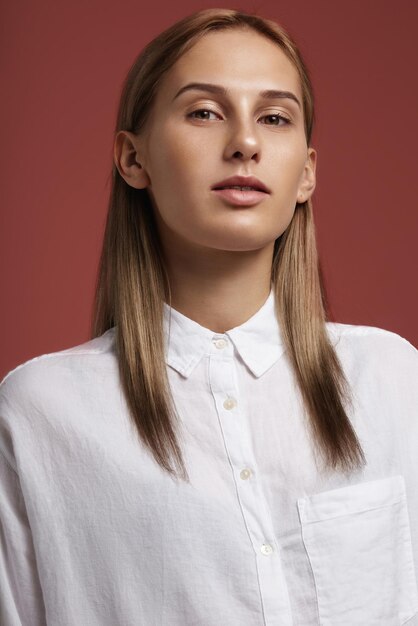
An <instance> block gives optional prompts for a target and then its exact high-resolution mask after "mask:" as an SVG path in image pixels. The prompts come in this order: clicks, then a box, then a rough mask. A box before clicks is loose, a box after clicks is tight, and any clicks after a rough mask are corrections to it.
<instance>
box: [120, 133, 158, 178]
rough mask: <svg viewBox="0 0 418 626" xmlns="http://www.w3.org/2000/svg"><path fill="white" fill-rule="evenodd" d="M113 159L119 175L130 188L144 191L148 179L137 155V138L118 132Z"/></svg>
mask: <svg viewBox="0 0 418 626" xmlns="http://www.w3.org/2000/svg"><path fill="white" fill-rule="evenodd" d="M113 158H114V162H115V165H116V167H117V169H118V172H119V174H120V175H121V176H122V178H123V179H124V180H125V182H127V183H128V185H130V186H131V187H134V188H135V189H145V187H148V185H149V184H150V179H149V176H148V174H147V173H146V171H145V169H144V167H143V165H142V164H141V162H140V158H139V154H138V137H136V135H134V134H133V133H130V132H128V131H126V130H120V131H119V132H118V133H117V134H116V137H115V142H114V147H113Z"/></svg>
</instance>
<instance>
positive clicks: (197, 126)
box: [125, 30, 316, 252]
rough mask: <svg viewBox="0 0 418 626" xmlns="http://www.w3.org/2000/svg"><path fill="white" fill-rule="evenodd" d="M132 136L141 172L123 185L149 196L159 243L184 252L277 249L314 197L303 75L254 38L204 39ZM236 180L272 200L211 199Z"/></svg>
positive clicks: (221, 35)
mask: <svg viewBox="0 0 418 626" xmlns="http://www.w3.org/2000/svg"><path fill="white" fill-rule="evenodd" d="M192 83H204V84H206V85H209V87H194V88H191V87H190V88H188V86H190V85H191V84H192ZM210 86H212V87H210ZM214 86H216V88H215V87H214ZM266 91H270V92H272V91H276V92H278V91H282V92H284V91H285V92H290V94H291V95H290V96H289V97H282V96H283V94H282V95H281V94H273V93H270V94H267V93H264V94H263V93H262V92H266ZM292 94H293V95H292ZM284 95H286V94H284ZM298 103H299V104H298ZM130 136H131V138H132V139H133V142H134V146H135V148H136V157H135V158H136V161H137V162H139V163H140V164H141V168H142V169H140V168H138V167H137V168H136V169H135V170H132V171H133V172H136V174H135V173H134V174H133V176H132V177H131V178H130V179H129V180H128V179H127V178H125V180H127V182H129V184H133V186H136V187H142V188H143V187H147V189H148V192H149V194H150V197H151V200H152V203H153V205H154V209H155V211H156V220H157V225H158V229H159V232H160V235H161V239H162V243H163V244H164V245H165V246H170V247H171V248H177V249H178V250H179V252H184V250H185V247H187V246H191V247H192V248H193V249H194V250H196V246H197V247H198V248H201V247H202V246H203V247H206V248H212V249H222V250H235V251H236V250H241V251H243V250H255V249H259V248H262V247H265V246H269V245H271V246H273V245H274V240H275V239H276V238H277V237H279V236H280V235H281V234H282V233H283V231H284V230H285V229H286V228H287V226H288V225H289V223H290V221H291V219H292V216H293V213H294V209H295V205H296V202H303V201H305V200H307V198H308V197H309V196H310V195H311V193H312V192H313V190H314V186H315V157H316V154H315V151H314V150H313V149H308V147H307V144H306V137H305V132H304V120H303V110H302V92H301V88H300V84H299V77H298V74H297V70H296V69H295V67H294V66H293V65H292V63H291V62H290V61H289V59H288V58H287V57H286V55H285V54H284V53H283V52H282V50H281V49H280V48H279V47H278V46H277V45H276V44H274V43H273V42H272V41H270V40H268V39H267V38H265V37H263V36H262V35H260V34H258V33H256V32H255V31H252V30H247V31H243V30H225V31H218V32H211V33H207V34H205V35H204V36H203V38H202V39H201V40H200V41H198V42H197V43H196V44H195V45H194V46H193V47H192V48H191V49H190V50H189V51H188V52H187V53H185V54H184V55H183V56H182V57H181V58H180V59H179V60H178V61H177V62H176V63H175V65H174V66H173V67H172V68H171V69H170V70H169V71H168V72H167V74H165V76H164V77H163V80H162V82H161V84H160V86H159V88H158V92H157V96H156V100H155V104H154V107H153V110H152V114H151V117H150V119H149V121H148V123H147V125H146V128H145V129H144V131H143V132H142V133H141V134H140V135H136V136H135V135H130ZM231 176H243V177H249V176H252V177H256V178H257V179H258V180H259V181H261V183H263V184H264V185H265V186H266V187H267V188H268V189H269V191H270V193H260V192H259V193H258V194H257V193H256V194H254V192H246V191H241V192H239V191H235V192H234V191H229V192H224V193H222V192H219V191H215V190H214V189H213V187H214V186H216V184H217V183H219V182H222V181H224V180H225V179H227V178H229V177H231ZM228 194H230V195H229V196H228ZM242 198H243V199H244V200H243V201H244V202H246V205H242V204H240V202H241V199H242ZM237 203H238V204H237Z"/></svg>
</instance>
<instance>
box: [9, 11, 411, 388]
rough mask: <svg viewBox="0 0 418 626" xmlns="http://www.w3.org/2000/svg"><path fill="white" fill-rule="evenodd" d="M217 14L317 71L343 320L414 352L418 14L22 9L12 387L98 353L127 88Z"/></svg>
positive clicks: (16, 26)
mask: <svg viewBox="0 0 418 626" xmlns="http://www.w3.org/2000/svg"><path fill="white" fill-rule="evenodd" d="M210 6H213V7H219V6H229V7H231V8H240V9H244V10H249V11H252V10H255V11H256V12H257V13H259V14H260V15H262V16H265V17H272V18H274V19H276V20H278V21H279V22H281V23H282V24H283V25H284V26H285V27H286V28H287V29H288V30H289V31H290V33H291V34H292V35H293V36H294V37H295V39H296V41H297V42H298V44H299V47H300V48H301V51H302V53H303V55H304V57H305V59H306V61H307V64H308V67H309V68H310V71H311V75H312V79H313V83H314V88H315V94H316V105H317V128H316V131H315V134H314V141H313V145H314V146H315V147H316V148H317V150H318V170H317V174H318V186H317V190H316V191H315V194H314V211H315V216H316V224H317V233H318V241H319V248H320V256H321V260H322V264H323V268H324V271H325V278H326V284H327V289H328V294H329V298H330V302H331V306H332V314H333V319H335V320H336V321H339V322H345V323H350V324H365V325H372V326H379V327H381V328H386V329H388V330H392V331H394V332H397V333H399V334H401V335H402V336H404V337H406V338H407V339H408V340H409V341H411V342H412V343H413V344H414V345H415V346H418V326H417V318H418V292H417V281H416V271H417V256H418V255H417V245H418V243H417V232H418V229H417V226H418V216H417V213H418V211H417V200H416V197H417V191H418V182H417V180H418V172H417V156H416V146H417V135H418V133H417V128H418V115H417V111H418V88H417V80H416V75H417V65H418V64H417V52H416V48H417V42H416V24H417V20H418V3H416V2H414V1H413V0H411V1H410V2H408V1H407V0H400V1H399V0H398V1H397V2H392V1H391V2H389V1H384V0H368V1H365V0H355V1H353V0H352V1H351V2H350V3H347V2H342V1H341V2H335V0H329V1H325V0H315V2H312V0H292V1H291V2H290V1H288V2H277V1H274V2H273V1H267V0H266V1H264V2H257V3H254V2H245V1H243V2H241V3H239V4H235V3H231V4H225V5H223V4H222V3H219V2H214V3H210V2H206V3H200V2H190V1H189V2H187V1H178V2H177V3H175V4H174V3H173V4H168V3H165V2H161V1H160V0H156V1H154V2H153V3H152V8H149V5H148V4H146V5H145V4H144V3H141V2H138V1H135V2H133V1H128V0H120V1H119V2H115V1H114V0H112V1H110V0H108V1H104V0H101V1H100V2H99V1H96V2H89V1H88V0H83V1H81V0H72V2H64V1H61V2H57V1H56V0H55V1H52V0H51V1H49V2H48V1H46V0H42V1H41V0H37V1H36V2H29V1H20V2H9V3H7V6H3V11H2V13H3V15H2V20H1V23H2V25H1V26H0V29H1V32H0V40H1V42H2V44H1V46H2V50H1V52H2V54H1V69H2V73H3V79H2V84H3V85H6V89H3V90H2V92H3V95H2V98H1V99H0V106H1V116H2V120H3V129H2V137H3V139H2V142H1V148H2V168H1V171H2V179H3V180H2V188H3V190H4V196H5V197H4V199H3V202H2V211H1V224H0V227H1V240H0V250H1V259H0V267H1V276H0V279H1V285H2V296H3V304H2V307H1V319H0V323H1V329H2V345H3V348H2V350H1V362H0V376H2V375H4V374H5V373H6V372H7V371H9V370H10V369H11V368H13V367H15V366H16V365H18V364H20V363H22V362H23V361H25V360H27V359H29V358H31V357H33V356H37V355H40V354H44V353H47V352H52V351H55V350H60V349H64V348H67V347H70V346H73V345H76V344H79V343H82V342H84V341H86V340H87V339H88V338H89V334H88V333H89V324H90V318H91V307H92V300H93V290H94V280H95V275H96V270H97V264H98V258H99V251H100V246H101V240H102V235H103V228H104V220H105V214H106V204H107V196H108V190H109V174H110V169H111V164H112V139H113V126H114V122H115V115H116V108H117V103H118V99H119V94H120V88H121V84H122V81H123V78H124V77H125V74H126V72H127V70H128V69H129V67H130V65H131V63H132V61H133V60H134V58H135V56H136V55H137V54H138V52H139V51H140V49H141V48H142V47H143V46H144V45H145V44H146V43H147V42H148V41H149V40H150V39H151V38H153V37H154V36H155V35H156V34H157V33H159V32H160V31H161V30H163V29H164V28H166V27H167V26H169V25H170V24H172V23H173V22H174V21H176V20H177V19H179V18H181V17H183V16H184V15H186V14H188V13H191V12H193V11H195V10H198V9H201V8H207V7H210Z"/></svg>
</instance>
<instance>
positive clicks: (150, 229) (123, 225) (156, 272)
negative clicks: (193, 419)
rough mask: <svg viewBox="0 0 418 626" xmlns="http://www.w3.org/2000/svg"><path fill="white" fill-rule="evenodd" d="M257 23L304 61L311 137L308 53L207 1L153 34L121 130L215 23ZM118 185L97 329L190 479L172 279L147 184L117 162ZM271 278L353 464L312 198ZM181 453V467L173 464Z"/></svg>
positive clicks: (295, 345) (283, 242)
mask: <svg viewBox="0 0 418 626" xmlns="http://www.w3.org/2000/svg"><path fill="white" fill-rule="evenodd" d="M227 28H244V29H248V28H250V29H253V30H254V31H256V32H258V33H261V34H262V35H264V36H266V37H267V38H269V39H270V40H272V41H273V42H275V43H276V44H277V45H278V46H279V47H280V48H281V49H282V51H283V52H284V53H285V54H286V55H287V57H288V58H289V59H290V60H291V61H292V63H293V64H294V66H295V67H296V69H297V71H298V74H299V77H300V82H301V88H302V94H303V112H304V125H305V134H306V140H307V144H308V146H309V145H310V141H311V135H312V128H313V123H314V102H313V91H312V85H311V82H310V78H309V74H308V71H307V68H306V66H305V64H304V61H303V59H302V57H301V54H300V52H299V50H298V48H297V46H296V44H295V43H294V42H293V41H292V39H291V38H290V36H289V34H288V33H286V32H285V30H284V29H283V28H282V27H281V26H280V25H278V24H277V23H276V22H274V21H272V20H267V19H263V18H261V17H258V16H255V15H250V14H247V13H243V12H241V11H235V10H228V9H223V10H220V9H205V10H203V11H198V12H196V13H193V14H192V15H190V16H188V17H186V18H184V19H182V20H180V21H179V22H177V23H175V24H174V25H172V26H171V27H170V28H168V29H167V30H165V31H164V32H162V33H161V34H160V35H158V36H157V37H156V38H155V39H153V40H152V41H151V42H150V43H149V44H148V45H147V46H146V47H145V48H144V50H143V51H142V52H141V54H140V55H139V56H138V57H137V59H136V60H135V62H134V63H133V65H132V67H131V69H130V70H129V72H128V75H127V77H126V79H125V82H124V85H123V89H122V94H121V99H120V105H119V111H118V115H117V122H116V128H115V133H117V132H118V131H119V130H127V131H131V132H134V133H137V132H139V131H140V130H141V129H142V128H143V126H144V125H145V124H146V122H147V119H148V117H149V115H150V112H151V110H152V106H153V101H154V98H155V94H156V92H157V90H158V85H159V82H160V80H161V78H162V76H163V75H164V73H165V72H167V70H169V68H170V67H171V66H172V65H173V64H174V63H175V62H176V60H177V59H178V58H179V57H181V55H182V54H184V53H185V52H186V51H187V50H189V49H190V48H191V47H192V46H193V45H194V44H195V43H196V42H197V41H198V40H199V39H200V38H201V37H203V36H204V35H205V34H206V33H207V32H209V31H212V30H215V29H216V30H221V29H227ZM112 174H113V176H112V186H111V192H110V198H109V206H108V215H107V221H106V227H105V233H104V241H103V248H102V253H101V258H100V264H99V271H98V276H97V285H96V294H95V302H94V313H93V323H92V337H97V336H100V335H101V334H103V333H104V332H105V331H106V330H108V329H109V328H112V327H113V326H115V346H116V353H117V359H118V367H119V375H120V381H121V385H122V388H123V392H124V395H125V398H126V402H127V406H128V409H129V412H130V417H131V420H132V425H133V426H134V431H135V433H136V434H137V436H138V438H139V441H140V442H142V444H144V445H145V446H147V447H148V449H149V450H150V452H151V453H152V455H153V456H154V458H155V460H156V462H157V463H158V464H159V465H160V466H161V467H162V468H163V469H164V470H165V471H167V472H168V473H169V474H170V475H172V476H173V477H178V476H180V477H181V478H182V479H184V480H187V481H188V480H189V477H188V474H187V469H186V467H185V464H184V460H183V455H182V451H181V446H180V445H179V441H178V439H179V437H178V435H179V433H178V428H177V426H178V424H179V423H180V418H179V415H178V413H177V411H176V407H175V402H174V400H173V397H172V393H171V389H170V385H169V381H168V375H167V367H166V363H165V346H164V334H163V302H164V301H167V300H168V301H169V302H171V298H170V284H169V280H168V275H167V272H166V269H165V267H164V263H163V255H162V251H161V248H160V242H159V237H158V231H157V227H156V223H155V219H154V214H153V209H152V205H151V202H150V198H149V196H148V192H147V190H146V189H134V188H133V187H131V186H130V185H128V184H127V183H126V182H125V180H124V179H123V178H122V177H121V175H120V174H119V172H118V170H117V168H116V165H115V164H113V172H112ZM271 279H272V285H273V291H274V297H275V301H276V309H277V312H278V322H279V323H280V327H281V330H282V335H283V340H284V342H285V347H286V351H287V355H288V358H289V361H290V363H291V366H292V368H293V371H294V374H295V379H296V381H297V384H298V387H299V390H300V392H301V395H302V398H303V403H304V406H305V408H306V410H307V413H308V416H309V425H310V431H311V434H312V438H313V443H314V445H315V446H316V448H317V450H318V451H319V452H320V453H322V455H323V458H324V459H325V462H326V464H327V466H328V467H330V468H332V469H342V470H343V471H350V470H352V469H355V468H358V467H359V466H360V465H361V464H363V463H365V457H364V453H363V450H362V448H361V446H360V443H359V441H358V438H357V436H356V433H355V430H354V429H353V426H352V425H351V423H350V420H349V417H348V415H347V413H346V408H345V406H346V405H349V404H350V405H351V396H350V388H349V385H348V382H347V380H346V378H345V375H344V371H343V369H342V366H341V364H340V362H339V359H338V357H337V354H336V352H335V349H334V347H333V345H332V343H331V341H330V339H329V337H328V334H327V330H326V327H325V322H326V315H327V313H326V306H327V305H326V295H325V287H324V284H323V280H322V276H321V269H320V264H319V260H318V253H317V246H316V235H315V226H314V220H313V212H312V202H311V200H310V199H309V200H308V201H307V202H304V203H301V204H297V205H296V208H295V212H294V215H293V218H292V221H291V223H290V224H289V226H288V227H287V229H286V230H285V231H284V233H283V234H282V235H281V236H280V237H279V238H278V239H276V241H275V244H274V255H273V262H272V268H271ZM173 462H174V465H175V467H176V468H177V470H179V474H177V473H176V470H175V469H174V467H173Z"/></svg>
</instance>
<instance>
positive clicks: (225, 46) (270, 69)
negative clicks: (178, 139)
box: [161, 28, 302, 99]
mask: <svg viewBox="0 0 418 626" xmlns="http://www.w3.org/2000/svg"><path fill="white" fill-rule="evenodd" d="M189 81H190V82H194V81H196V82H198V81H201V82H213V83H217V84H223V86H225V87H226V88H227V89H228V90H230V91H231V93H233V92H234V91H235V90H236V91H237V92H238V91H241V90H245V91H251V92H254V93H256V92H259V91H262V90H263V89H284V90H289V91H293V92H294V93H296V95H298V97H299V98H300V99H301V98H302V93H301V87H300V80H299V74H298V71H297V69H296V67H295V66H294V65H293V63H292V62H291V61H290V59H289V58H288V57H287V56H286V54H285V53H284V52H283V50H282V49H281V48H280V46H279V45H278V44H276V43H275V42H273V41H272V40H270V39H268V38H267V37H265V36H264V35H262V34H260V33H258V32H256V31H254V30H253V29H245V30H244V29H238V28H235V29H226V30H221V31H212V32H208V33H206V34H205V35H203V37H202V38H201V39H200V40H199V41H198V42H197V43H196V44H194V45H193V47H192V48H191V49H190V50H188V51H187V52H186V53H185V54H183V56H181V57H180V58H179V59H178V60H177V61H176V63H175V64H174V65H173V66H172V67H171V68H170V70H169V71H168V72H167V74H166V76H165V79H164V81H163V83H162V85H161V87H163V89H164V90H165V91H170V92H171V91H173V90H174V89H178V88H179V87H180V86H181V85H182V84H185V83H186V82H189Z"/></svg>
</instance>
